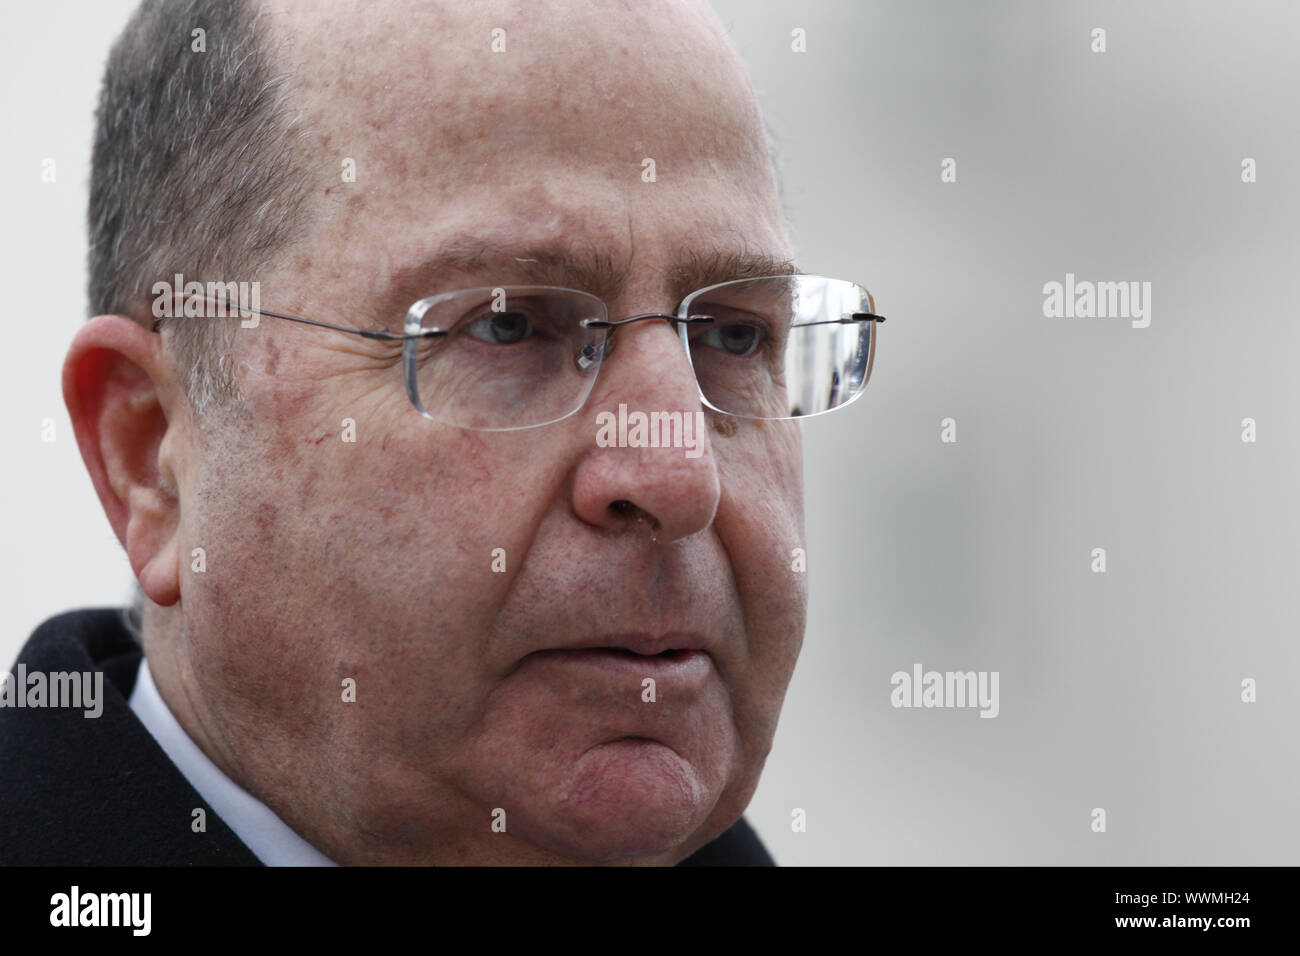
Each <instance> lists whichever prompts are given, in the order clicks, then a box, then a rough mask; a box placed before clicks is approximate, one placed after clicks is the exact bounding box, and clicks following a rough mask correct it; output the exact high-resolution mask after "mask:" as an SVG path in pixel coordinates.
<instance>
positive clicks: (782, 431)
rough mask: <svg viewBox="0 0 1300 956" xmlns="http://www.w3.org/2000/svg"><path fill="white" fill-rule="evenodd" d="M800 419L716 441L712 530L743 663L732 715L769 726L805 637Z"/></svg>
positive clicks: (741, 431) (766, 730)
mask: <svg viewBox="0 0 1300 956" xmlns="http://www.w3.org/2000/svg"><path fill="white" fill-rule="evenodd" d="M798 428H799V426H798V425H797V424H796V423H794V422H772V423H766V424H764V425H761V426H754V427H752V428H749V429H746V428H744V427H742V428H741V429H739V430H737V431H736V433H735V434H734V435H733V436H731V437H730V438H724V439H720V440H718V441H717V442H716V443H715V446H714V447H715V453H716V454H717V458H718V462H719V471H720V472H721V474H722V500H721V502H720V503H719V508H718V517H717V530H718V534H719V536H720V538H721V539H722V542H723V544H724V546H725V547H726V549H727V552H728V554H729V556H730V559H731V565H732V571H733V573H734V575H735V579H736V586H737V589H738V591H739V593H740V597H741V603H742V606H743V608H744V614H745V623H746V630H747V633H748V638H749V640H748V655H749V656H748V663H747V668H746V674H745V679H744V681H743V682H742V685H743V686H742V687H740V688H738V698H739V699H738V708H737V709H738V711H739V714H738V717H739V719H741V720H742V721H754V722H756V723H757V724H758V725H759V729H760V732H762V733H770V732H771V731H772V730H774V728H775V720H776V715H777V714H778V713H779V712H780V706H781V701H782V699H783V697H784V695H785V689H786V686H787V684H788V683H789V680H790V677H791V674H792V673H793V670H794V665H795V660H796V659H797V657H798V655H799V649H800V647H801V646H802V643H803V634H804V625H805V621H806V616H807V605H808V585H807V571H806V569H807V546H806V542H805V541H804V522H803V468H802V460H801V444H800V440H799V439H800V436H799V430H798Z"/></svg>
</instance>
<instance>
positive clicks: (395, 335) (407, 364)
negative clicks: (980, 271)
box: [150, 273, 885, 431]
mask: <svg viewBox="0 0 1300 956" xmlns="http://www.w3.org/2000/svg"><path fill="white" fill-rule="evenodd" d="M802 276H806V277H807V278H819V279H832V277H830V276H817V275H812V274H808V273H792V274H790V275H774V276H753V277H751V278H748V279H731V280H728V281H727V282H719V283H715V284H714V285H710V286H705V287H704V288H702V289H697V290H696V291H695V292H692V293H691V294H690V295H688V296H686V298H685V299H683V300H682V304H681V305H679V306H678V313H677V314H676V315H669V314H668V313H666V312H641V313H638V314H637V315H630V316H628V317H626V318H623V319H594V318H588V319H582V320H580V324H581V325H582V326H583V327H584V328H588V329H604V330H607V331H608V334H607V335H606V337H605V339H604V340H603V341H602V342H601V346H600V358H601V359H602V360H603V359H604V357H605V356H607V355H608V354H609V353H610V352H611V351H613V343H614V339H613V333H614V331H615V330H617V329H619V328H622V327H623V326H625V325H631V324H632V323H634V322H645V321H647V320H650V319H664V320H665V321H667V322H670V323H672V324H673V325H674V327H675V328H676V329H677V332H678V335H679V337H680V339H681V342H682V346H683V348H684V349H685V350H686V361H687V362H688V363H689V364H690V365H691V371H692V374H694V371H695V365H694V361H693V360H692V358H691V349H690V341H689V338H688V334H687V327H688V326H692V325H709V324H711V323H712V322H713V321H714V318H713V316H710V315H690V314H685V313H686V311H687V310H686V307H685V304H686V303H687V302H690V301H692V300H694V299H695V298H697V297H698V296H701V295H703V294H705V293H706V292H711V291H713V290H714V289H718V288H721V287H723V286H727V285H732V284H733V283H737V282H754V281H758V280H760V279H792V278H799V277H802ZM832 281H836V282H846V281H848V280H845V279H833V280H832ZM852 284H853V285H857V283H852ZM496 288H503V289H509V288H527V289H536V290H545V291H554V292H572V293H578V294H580V295H583V296H586V297H588V298H592V299H596V300H597V301H599V302H601V305H602V306H603V307H604V311H605V314H606V315H608V314H609V306H608V305H606V304H605V303H604V301H603V300H601V299H600V298H599V297H598V296H593V295H591V293H589V292H583V291H582V290H581V289H570V288H566V287H564V286H518V287H512V286H482V287H475V288H470V289H457V290H455V291H453V292H444V293H440V294H438V295H433V296H426V297H425V298H422V299H419V300H417V301H416V302H415V303H414V304H413V305H412V306H411V307H410V308H409V309H408V310H407V313H406V320H405V324H406V331H403V332H390V331H388V330H387V329H350V328H348V327H347V326H343V325H334V324H332V323H329V322H321V321H319V320H317V319H308V318H303V317H302V316H297V315H287V314H285V313H283V312H273V311H271V310H270V309H253V308H248V307H244V306H239V305H232V304H231V303H222V304H223V305H224V308H225V309H226V311H227V312H228V313H229V314H230V315H232V316H234V315H236V314H238V313H243V312H247V313H252V314H256V315H265V316H269V317H270V318H273V319H284V320H285V321H286V322H298V323H300V324H302V325H312V326H315V327H316V328H320V329H330V330H332V331H334V332H346V333H347V334H349V335H359V336H361V338H363V339H372V340H379V341H384V342H401V343H403V349H402V359H403V362H402V365H403V376H402V377H403V379H404V381H405V384H406V394H407V397H408V398H409V399H410V400H411V404H412V405H414V406H415V410H416V411H418V412H419V413H420V414H421V415H422V416H424V417H426V418H430V416H429V414H428V413H427V412H426V411H425V409H424V404H423V403H422V402H421V400H420V395H419V388H418V386H417V382H416V375H415V361H416V348H417V347H418V345H419V343H420V342H422V341H426V340H428V339H439V338H445V337H446V336H448V335H450V334H451V331H450V330H448V329H440V328H432V329H423V328H419V323H420V322H421V321H422V320H423V318H424V314H425V313H426V312H428V310H429V309H431V308H433V306H434V305H437V304H439V303H441V302H446V301H450V300H451V299H453V298H455V297H456V296H459V295H463V294H465V293H469V292H479V291H483V290H487V289H496ZM858 288H863V287H862V286H858ZM868 295H870V294H869V293H868ZM203 301H205V302H209V303H213V302H214V300H212V299H210V298H208V297H206V296H204V297H203ZM169 318H174V316H161V317H158V318H155V319H154V321H153V324H152V325H151V326H150V331H151V332H161V331H162V324H163V322H164V321H166V320H167V319H169ZM884 321H885V316H883V315H877V314H875V313H873V312H852V313H848V314H845V315H843V316H841V317H840V318H838V319H827V320H825V321H823V322H808V323H801V324H800V328H803V327H805V326H808V325H852V324H855V323H861V322H884ZM874 353H875V342H874V340H873V342H872V354H873V357H874ZM868 374H869V373H868ZM597 375H599V369H598V370H597ZM592 387H593V388H594V387H595V382H594V381H593V382H592ZM864 387H865V383H864ZM695 388H696V391H697V392H698V393H699V399H700V401H701V402H703V403H704V405H705V407H707V408H710V409H712V410H713V411H715V412H718V413H719V414H721V415H729V416H732V417H737V418H747V417H754V416H744V415H737V414H736V413H735V412H728V411H726V410H724V409H721V408H717V407H716V406H714V405H713V403H712V402H710V401H709V399H708V398H707V396H705V394H704V390H703V389H702V388H701V387H700V383H699V379H698V377H697V378H696V382H695ZM588 396H590V392H589V393H588ZM851 401H852V400H850V402H845V403H844V405H847V404H850V403H851ZM585 404H586V401H585V400H584V401H583V403H582V404H580V405H578V406H577V407H576V408H574V409H573V410H572V411H571V412H568V413H567V414H565V415H563V416H561V417H560V418H555V419H551V420H550V421H546V422H538V423H537V424H535V425H519V426H514V427H509V428H493V429H476V428H474V427H473V426H470V425H454V426H453V427H456V428H466V429H469V430H471V431H521V430H523V429H527V428H541V427H542V426H543V425H552V424H554V423H555V422H558V421H563V420H564V419H565V418H569V417H570V416H572V415H576V414H577V413H578V412H579V411H581V410H582V408H583V405H585ZM844 405H839V406H836V408H830V409H826V410H825V411H822V412H814V413H813V415H795V416H788V417H786V418H772V419H761V420H764V421H791V420H794V419H798V418H812V417H815V416H816V415H821V414H825V413H826V412H831V411H835V410H836V409H838V408H843V407H844Z"/></svg>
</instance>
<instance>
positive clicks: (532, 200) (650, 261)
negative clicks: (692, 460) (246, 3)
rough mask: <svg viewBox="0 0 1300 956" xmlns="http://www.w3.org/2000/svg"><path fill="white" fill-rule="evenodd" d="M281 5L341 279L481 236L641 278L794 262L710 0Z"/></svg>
mask: <svg viewBox="0 0 1300 956" xmlns="http://www.w3.org/2000/svg"><path fill="white" fill-rule="evenodd" d="M271 12H272V17H271V21H272V23H273V24H274V32H275V34H276V35H277V36H278V37H279V38H280V39H281V40H282V41H283V43H282V47H281V50H280V54H279V55H280V58H281V61H282V62H283V63H284V64H285V66H286V67H287V68H288V69H289V71H290V73H291V75H292V76H293V83H294V99H295V106H296V107H297V108H299V109H300V110H301V113H302V115H303V118H304V119H305V121H306V122H305V129H306V131H307V133H306V137H307V139H306V142H305V143H304V148H305V151H306V153H307V154H308V158H309V165H310V167H311V179H312V182H313V184H315V185H317V186H319V188H316V189H314V190H313V201H314V206H315V208H316V211H317V213H318V216H317V220H316V222H317V226H316V228H315V233H314V235H313V237H312V238H313V241H312V242H311V243H309V244H308V249H309V252H308V253H307V254H306V255H308V256H311V257H312V260H313V262H315V263H316V264H317V265H319V262H320V255H321V253H322V251H323V250H325V249H328V250H330V253H329V257H328V261H329V262H330V263H331V264H332V265H333V266H334V271H335V272H336V273H337V276H338V278H339V280H340V281H342V280H343V278H344V277H345V276H346V277H352V278H353V279H357V280H360V281H363V282H364V283H366V284H367V285H368V286H369V287H371V288H375V287H376V286H377V285H383V286H385V287H386V286H388V285H391V282H390V281H389V280H390V279H391V277H393V276H398V277H399V279H400V280H401V281H404V282H406V284H407V287H410V280H411V274H410V271H411V269H413V268H421V267H423V266H424V265H436V263H431V262H430V258H431V255H432V254H433V253H434V251H435V250H438V249H441V248H449V247H450V248H457V247H465V246H473V245H475V244H476V243H479V242H482V243H483V244H485V245H487V246H489V247H492V248H507V249H526V250H537V251H540V252H542V253H543V254H545V252H546V251H547V250H554V251H555V253H556V254H557V255H559V256H563V254H564V250H566V249H573V248H585V249H587V250H593V249H594V250H598V252H599V253H600V254H601V255H603V256H605V257H606V258H608V259H609V260H610V264H611V268H612V269H613V270H614V271H616V272H619V273H623V274H624V275H628V274H631V275H633V276H635V273H636V271H637V267H638V265H640V266H643V267H644V268H645V269H646V270H656V271H658V272H661V273H668V272H671V271H672V270H674V269H678V270H680V269H681V268H684V267H687V266H688V265H689V264H690V263H689V262H687V261H686V260H691V259H694V260H697V261H698V259H699V258H700V257H701V256H713V257H723V258H726V257H729V256H733V255H758V256H769V257H771V258H773V259H777V260H781V259H785V258H787V257H788V255H789V249H788V240H787V239H786V236H785V229H784V221H783V217H782V215H781V212H780V204H779V200H778V199H777V195H776V189H775V182H774V179H773V176H772V173H771V169H770V166H769V160H768V153H767V148H766V143H765V137H764V133H763V127H762V122H761V118H760V116H759V113H758V109H757V104H756V102H755V100H754V96H753V92H752V88H751V87H750V84H749V80H748V78H747V77H746V75H745V72H744V68H743V66H742V64H741V63H740V61H739V59H738V57H737V56H736V54H735V52H734V50H733V49H732V48H731V46H730V44H729V42H728V41H727V39H726V37H725V35H724V33H723V31H722V28H721V26H720V24H719V23H718V22H717V20H716V18H715V17H714V15H713V13H712V12H711V10H709V9H708V8H707V6H705V5H703V4H696V3H691V2H680V0H666V2H654V0H646V2H637V3H609V4H601V5H599V6H596V7H594V8H593V7H592V5H590V4H577V3H569V2H565V0H561V2H553V3H547V4H536V3H506V2H487V3H473V4H466V3H454V4H453V3H448V4H445V5H444V4H438V3H389V2H371V3H367V4H364V5H357V6H352V5H345V4H340V5H338V6H337V7H336V6H335V4H334V3H332V2H328V0H327V2H321V0H313V2H310V3H305V2H303V3H300V2H290V0H281V3H280V4H279V5H278V6H275V7H274V8H272V10H271ZM347 160H351V161H352V163H353V165H354V168H355V181H352V182H346V181H344V180H343V177H342V176H341V173H340V170H341V169H342V168H343V165H344V163H345V162H346V161H347ZM651 163H653V166H651V165H650V164H651ZM651 173H653V176H651ZM300 265H301V263H300ZM298 271H299V272H301V271H302V270H301V268H300V269H299V270H298ZM419 281H420V280H419V278H418V277H417V278H416V280H415V282H416V285H418V284H419ZM679 284H680V283H679ZM622 285H624V286H633V285H635V282H631V283H622Z"/></svg>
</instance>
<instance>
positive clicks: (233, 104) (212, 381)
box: [88, 0, 308, 413]
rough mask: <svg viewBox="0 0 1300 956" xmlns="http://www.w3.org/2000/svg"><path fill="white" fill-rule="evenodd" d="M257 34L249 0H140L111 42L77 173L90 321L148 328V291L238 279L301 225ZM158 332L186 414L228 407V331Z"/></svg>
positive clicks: (203, 323) (277, 82) (282, 105)
mask: <svg viewBox="0 0 1300 956" xmlns="http://www.w3.org/2000/svg"><path fill="white" fill-rule="evenodd" d="M264 26H265V24H264V23H263V19H262V12H261V9H260V7H257V6H256V5H255V2H254V0H144V2H142V3H141V4H140V6H139V8H138V9H137V10H136V11H135V14H134V15H133V16H132V17H131V20H130V22H128V24H127V26H126V28H125V29H124V30H123V32H122V35H121V36H120V37H119V38H118V40H117V42H116V43H115V44H114V46H113V49H112V51H111V52H110V53H109V56H108V64H107V67H106V68H105V71H104V84H103V88H102V91H101V93H100V99H99V108H98V110H97V113H96V128H95V145H94V153H93V158H92V165H91V175H90V207H89V216H88V219H89V227H90V256H89V290H88V291H89V305H90V315H92V316H94V315H101V314H109V313H116V314H122V315H128V316H131V317H133V318H136V319H137V320H141V321H145V320H147V321H152V312H151V310H150V308H149V299H150V293H151V289H152V287H153V284H154V283H155V282H159V281H168V282H170V281H171V279H172V277H173V275H174V274H176V273H180V274H182V275H184V276H185V278H186V281H187V282H188V281H190V280H191V279H194V280H196V281H200V282H206V281H210V280H218V281H220V280H222V279H224V278H228V279H235V280H240V281H247V279H248V276H249V275H250V273H253V272H255V271H256V270H258V269H260V268H263V267H264V266H265V265H266V264H267V262H268V261H269V260H270V259H271V257H272V256H273V255H274V254H276V253H278V252H281V251H282V250H283V249H284V247H286V246H287V245H288V244H290V243H291V242H292V240H293V238H294V236H295V234H297V233H298V232H299V231H300V230H301V228H302V220H303V218H304V212H305V207H306V202H307V195H308V192H307V179H306V175H305V173H304V172H303V167H302V163H301V158H300V151H299V150H298V149H297V148H296V147H297V146H298V144H299V142H300V141H301V140H300V137H301V132H302V131H301V128H300V126H299V124H298V122H297V120H296V118H295V117H294V116H293V114H292V112H291V110H290V109H289V106H288V78H287V76H285V75H284V74H279V75H277V74H276V73H275V72H274V70H273V64H274V53H275V51H274V50H273V49H270V48H269V47H268V45H267V44H266V43H265V40H264V38H265V37H266V36H267V34H268V31H267V30H266V29H264V28H263V27H264ZM200 31H202V32H201V33H200ZM171 327H172V328H173V329H174V330H175V331H174V332H173V333H172V335H171V336H170V339H171V343H170V344H171V346H172V355H173V358H174V361H175V362H176V364H177V368H178V369H179V370H181V373H182V380H183V381H184V384H185V390H186V393H187V394H188V396H189V398H190V401H191V402H192V403H193V404H194V406H195V408H196V410H198V411H199V412H200V413H202V412H204V411H205V410H207V409H208V408H210V407H215V406H217V405H220V404H224V403H227V402H232V401H238V399H239V388H238V384H237V382H236V380H235V377H234V374H233V372H234V369H233V366H234V363H233V362H232V361H231V360H230V351H231V348H232V346H233V337H234V328H235V327H237V326H236V323H234V322H231V321H228V320H226V319H181V320H179V321H177V322H174V323H171Z"/></svg>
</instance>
